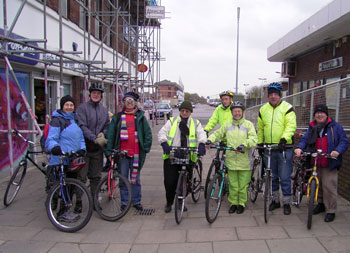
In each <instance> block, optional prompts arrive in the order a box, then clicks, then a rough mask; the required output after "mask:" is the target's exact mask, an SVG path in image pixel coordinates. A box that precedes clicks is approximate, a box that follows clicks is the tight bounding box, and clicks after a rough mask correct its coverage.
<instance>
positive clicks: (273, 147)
mask: <svg viewBox="0 0 350 253" xmlns="http://www.w3.org/2000/svg"><path fill="white" fill-rule="evenodd" d="M285 147H286V148H293V144H286V145H285ZM255 148H257V149H270V150H273V149H278V144H263V145H262V146H256V147H255Z"/></svg>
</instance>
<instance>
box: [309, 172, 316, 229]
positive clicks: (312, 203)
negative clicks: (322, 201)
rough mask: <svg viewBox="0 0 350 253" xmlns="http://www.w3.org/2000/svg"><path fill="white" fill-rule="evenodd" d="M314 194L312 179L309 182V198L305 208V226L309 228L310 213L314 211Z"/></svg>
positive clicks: (314, 186) (310, 223)
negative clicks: (306, 208)
mask: <svg viewBox="0 0 350 253" xmlns="http://www.w3.org/2000/svg"><path fill="white" fill-rule="evenodd" d="M315 194H316V180H315V179H312V180H311V183H310V192H309V199H308V201H309V202H308V204H307V206H308V210H307V228H308V229H310V228H311V225H312V214H313V211H314V204H315Z"/></svg>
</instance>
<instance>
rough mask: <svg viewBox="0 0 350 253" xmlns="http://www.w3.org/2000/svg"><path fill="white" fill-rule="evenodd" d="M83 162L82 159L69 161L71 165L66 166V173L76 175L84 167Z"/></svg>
mask: <svg viewBox="0 0 350 253" xmlns="http://www.w3.org/2000/svg"><path fill="white" fill-rule="evenodd" d="M85 164H86V163H85V160H84V158H83V157H81V156H80V157H77V158H75V159H73V160H72V161H71V163H70V164H69V165H68V166H67V171H68V172H71V173H77V172H78V171H79V170H81V169H82V168H83V167H84V165H85Z"/></svg>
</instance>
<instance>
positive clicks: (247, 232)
mask: <svg viewBox="0 0 350 253" xmlns="http://www.w3.org/2000/svg"><path fill="white" fill-rule="evenodd" d="M236 230H237V234H238V238H239V240H256V239H277V238H278V239H281V238H288V235H287V233H286V232H285V230H284V229H283V227H281V226H264V227H238V228H236Z"/></svg>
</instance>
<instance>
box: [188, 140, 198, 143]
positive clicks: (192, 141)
mask: <svg viewBox="0 0 350 253" xmlns="http://www.w3.org/2000/svg"><path fill="white" fill-rule="evenodd" d="M188 142H189V143H197V140H188Z"/></svg>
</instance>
